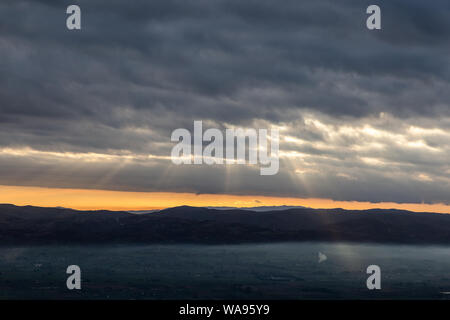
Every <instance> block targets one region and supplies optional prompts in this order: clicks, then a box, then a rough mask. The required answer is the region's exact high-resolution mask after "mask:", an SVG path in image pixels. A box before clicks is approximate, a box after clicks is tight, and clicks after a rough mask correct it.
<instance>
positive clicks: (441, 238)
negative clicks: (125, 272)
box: [0, 204, 450, 245]
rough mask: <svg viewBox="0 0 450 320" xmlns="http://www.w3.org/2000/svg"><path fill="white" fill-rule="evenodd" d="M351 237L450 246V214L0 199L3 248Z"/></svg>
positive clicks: (339, 238)
mask: <svg viewBox="0 0 450 320" xmlns="http://www.w3.org/2000/svg"><path fill="white" fill-rule="evenodd" d="M280 241H331V242H334V241H348V242H376V243H405V244H408V243H410V244H450V215H448V214H441V213H417V212H410V211H406V210H395V209H391V210H387V209H370V210H345V209H339V208H337V209H312V208H291V209H286V210H274V211H261V212H256V211H251V210H243V209H230V210H221V209H211V208H203V207H190V206H180V207H174V208H168V209H164V210H160V211H157V212H151V213H142V214H134V213H129V212H126V211H108V210H93V211H80V210H74V209H67V208H43V207H33V206H23V207H19V206H14V205H9V204H0V245H2V244H3V245H11V244H15V245H22V244H36V245H37V244H72V243H76V244H104V243H136V244H141V243H142V244H147V243H203V244H219V243H221V244H228V243H248V242H280Z"/></svg>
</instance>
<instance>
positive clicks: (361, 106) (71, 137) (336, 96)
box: [0, 0, 450, 203]
mask: <svg viewBox="0 0 450 320" xmlns="http://www.w3.org/2000/svg"><path fill="white" fill-rule="evenodd" d="M76 3H77V4H78V5H80V7H81V10H82V30H81V31H69V30H67V29H66V28H65V19H66V14H65V9H66V7H67V6H68V5H69V4H73V1H50V0H48V1H31V0H29V1H28V0H24V1H22V0H15V1H9V0H6V1H2V3H1V4H0V184H9V185H41V186H55V187H56V186H58V187H80V188H103V189H115V190H117V189H118V190H134V191H136V190H137V191H191V192H197V193H205V192H208V193H232V194H255V195H258V194H264V195H269V194H270V195H280V196H283V195H289V196H302V197H303V196H311V197H324V198H333V199H336V200H364V201H396V202H430V203H431V202H445V203H449V201H450V197H449V195H450V165H449V159H450V157H449V156H450V142H449V141H450V139H449V138H450V134H449V132H450V90H449V89H450V85H449V84H450V70H449V69H450V61H449V60H450V59H449V54H448V53H449V52H450V3H449V2H448V1H440V0H436V1H433V2H432V3H428V2H423V1H417V0H413V1H406V0H405V1H400V0H391V1H381V0H380V1H377V4H378V5H379V6H380V7H381V8H382V30H380V31H369V30H367V29H366V28H365V19H366V17H367V15H366V14H365V9H366V8H367V6H368V5H369V4H372V3H371V2H369V1H357V0H353V1H350V0H347V1H339V2H337V1H332V0H320V1H298V0H295V1H294V0H287V1H283V2H282V3H280V2H279V1H274V0H270V1H268V0H259V1H253V0H246V1H238V0H227V1H225V0H223V1H222V0H192V1H186V0H185V1H171V0H164V1H163V0H161V1H159V0H155V1H132V2H130V3H127V4H125V3H124V2H123V1H118V0H110V1H106V0H101V1H76ZM194 120H203V121H204V122H206V123H208V125H209V126H210V127H219V128H225V127H227V126H231V125H232V126H242V127H256V128H260V127H261V128H265V127H270V126H271V125H276V126H280V127H282V128H284V131H283V132H282V136H281V139H282V141H281V145H280V151H281V154H282V159H281V166H280V173H279V174H278V175H277V176H275V177H260V176H259V175H258V172H259V171H258V169H257V168H253V167H242V166H241V167H238V166H234V167H233V166H231V167H208V166H194V167H189V166H187V167H186V166H182V167H176V166H173V165H172V164H171V162H170V159H169V158H168V156H169V155H170V149H171V147H172V146H173V144H172V143H171V142H170V133H171V132H172V131H173V130H174V129H176V128H179V127H184V128H192V124H193V121H194ZM149 155H150V156H149Z"/></svg>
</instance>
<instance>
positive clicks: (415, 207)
mask: <svg viewBox="0 0 450 320" xmlns="http://www.w3.org/2000/svg"><path fill="white" fill-rule="evenodd" d="M0 203H9V204H14V205H17V206H25V205H31V206H39V207H65V208H72V209H77V210H102V209H103V210H112V211H131V210H153V209H164V208H170V207H177V206H182V205H188V206H194V207H207V206H210V207H242V208H245V207H258V206H282V205H286V206H304V207H310V208H315V209H319V208H320V209H331V208H342V209H348V210H365V209H375V208H379V209H401V210H409V211H413V212H436V213H450V206H449V205H446V204H423V203H394V202H378V203H372V202H359V201H335V200H331V199H318V198H293V197H272V196H256V195H228V194H195V193H175V192H130V191H109V190H90V189H65V188H43V187H22V186H0Z"/></svg>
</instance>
